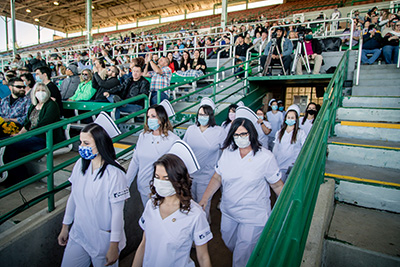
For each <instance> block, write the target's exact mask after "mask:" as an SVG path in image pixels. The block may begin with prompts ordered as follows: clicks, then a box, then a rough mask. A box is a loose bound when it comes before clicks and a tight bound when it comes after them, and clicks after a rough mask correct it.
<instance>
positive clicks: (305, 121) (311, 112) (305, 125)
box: [300, 102, 318, 135]
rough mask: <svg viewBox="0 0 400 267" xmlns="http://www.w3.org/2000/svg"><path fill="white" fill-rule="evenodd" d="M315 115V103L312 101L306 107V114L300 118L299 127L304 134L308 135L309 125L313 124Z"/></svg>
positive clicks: (316, 112) (316, 111)
mask: <svg viewBox="0 0 400 267" xmlns="http://www.w3.org/2000/svg"><path fill="white" fill-rule="evenodd" d="M317 115H318V110H317V104H315V103H314V102H310V103H308V105H307V108H306V114H305V115H304V117H303V118H301V119H300V120H301V123H300V128H301V129H302V130H303V131H304V133H305V134H306V135H308V133H309V132H310V130H311V127H312V126H313V124H314V121H315V118H316V117H317Z"/></svg>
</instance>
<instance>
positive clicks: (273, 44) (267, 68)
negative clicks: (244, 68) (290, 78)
mask: <svg viewBox="0 0 400 267" xmlns="http://www.w3.org/2000/svg"><path fill="white" fill-rule="evenodd" d="M275 49H276V52H277V53H278V56H279V61H280V64H281V68H282V72H283V75H286V70H285V67H284V65H283V61H282V55H281V52H280V51H279V46H278V44H277V43H276V38H272V39H271V47H270V48H269V51H268V56H267V60H266V61H265V65H264V70H263V72H262V76H265V75H266V74H267V73H268V72H269V73H272V71H271V68H272V66H271V61H272V53H273V52H274V51H275Z"/></svg>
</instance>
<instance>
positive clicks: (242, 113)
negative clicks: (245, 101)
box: [236, 107, 258, 125]
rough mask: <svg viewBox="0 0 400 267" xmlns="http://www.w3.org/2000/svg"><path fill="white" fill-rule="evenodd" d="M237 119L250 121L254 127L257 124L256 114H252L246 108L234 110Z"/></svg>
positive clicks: (252, 112)
mask: <svg viewBox="0 0 400 267" xmlns="http://www.w3.org/2000/svg"><path fill="white" fill-rule="evenodd" d="M237 118H245V119H248V120H250V121H251V122H252V123H253V124H254V125H256V124H257V120H258V117H257V114H256V113H254V111H252V110H251V109H250V108H248V107H238V108H237V109H236V119H237Z"/></svg>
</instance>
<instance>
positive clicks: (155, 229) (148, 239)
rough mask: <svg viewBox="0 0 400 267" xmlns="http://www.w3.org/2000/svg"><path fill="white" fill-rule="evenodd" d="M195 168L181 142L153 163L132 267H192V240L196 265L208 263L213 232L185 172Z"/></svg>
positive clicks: (193, 161)
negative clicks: (140, 234)
mask: <svg viewBox="0 0 400 267" xmlns="http://www.w3.org/2000/svg"><path fill="white" fill-rule="evenodd" d="M198 168H199V165H198V162H197V160H196V157H195V156H194V153H193V151H192V150H191V149H190V147H189V146H188V145H187V144H186V143H185V142H183V141H177V142H176V143H175V144H174V145H173V146H172V148H171V151H169V152H168V153H167V154H165V155H163V156H162V157H160V158H159V159H158V160H157V161H156V162H154V164H153V178H152V179H151V182H150V187H151V196H152V197H151V200H149V201H148V202H147V204H146V207H145V210H144V212H143V215H142V217H141V218H140V220H139V225H140V227H141V228H142V229H143V231H144V232H143V238H142V241H141V243H140V245H139V247H138V249H137V250H136V254H135V258H134V260H133V264H132V266H133V267H140V266H144V267H147V266H149V267H154V266H180V267H181V266H182V267H194V266H195V264H194V262H193V260H192V259H191V258H190V250H191V249H192V244H193V243H194V245H195V248H196V255H197V260H198V262H199V265H200V266H201V267H208V266H211V261H210V256H209V254H208V248H207V242H208V241H210V240H211V239H212V237H213V235H212V233H211V230H210V226H209V224H208V222H207V218H206V214H205V212H204V211H203V209H202V208H201V207H200V205H199V204H197V203H196V202H194V201H193V200H192V199H191V192H190V186H191V178H190V176H189V173H193V172H195V171H196V170H198Z"/></svg>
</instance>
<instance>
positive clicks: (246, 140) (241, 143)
mask: <svg viewBox="0 0 400 267" xmlns="http://www.w3.org/2000/svg"><path fill="white" fill-rule="evenodd" d="M233 140H234V141H235V144H236V145H237V146H238V147H239V148H246V147H248V146H249V145H250V137H249V136H245V137H240V136H238V137H234V138H233Z"/></svg>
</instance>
